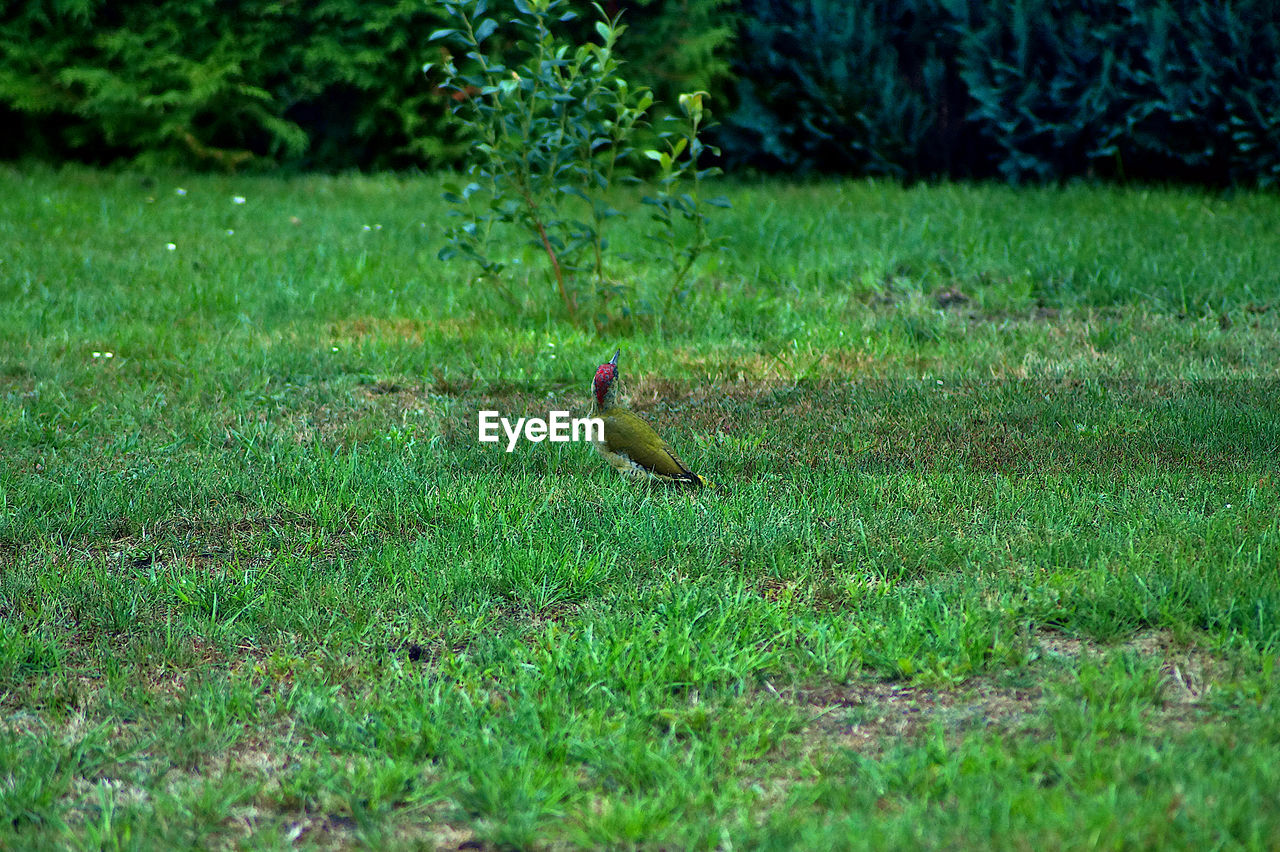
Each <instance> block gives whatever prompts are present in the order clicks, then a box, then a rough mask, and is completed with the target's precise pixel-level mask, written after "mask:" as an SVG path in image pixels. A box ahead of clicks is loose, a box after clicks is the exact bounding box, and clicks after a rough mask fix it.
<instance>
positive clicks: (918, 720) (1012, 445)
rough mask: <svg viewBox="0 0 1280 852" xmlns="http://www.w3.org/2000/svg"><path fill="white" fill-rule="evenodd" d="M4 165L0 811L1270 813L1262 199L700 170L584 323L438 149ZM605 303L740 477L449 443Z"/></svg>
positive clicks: (576, 817)
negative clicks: (682, 285)
mask: <svg viewBox="0 0 1280 852" xmlns="http://www.w3.org/2000/svg"><path fill="white" fill-rule="evenodd" d="M179 187H181V188H183V189H185V190H186V192H185V194H183V195H179V194H177V193H176V189H177V188H179ZM0 190H2V193H0V304H3V305H4V306H5V310H4V311H2V312H0V435H3V436H4V437H3V443H2V444H0V566H2V567H0V791H2V794H0V847H5V848H49V849H54V848H65V847H67V846H72V847H80V848H93V849H97V848H106V847H117V846H119V847H126V848H134V847H141V848H153V849H172V848H181V847H189V846H198V847H206V846H222V847H228V846H244V847H249V848H278V847H281V846H287V845H291V844H294V845H299V846H303V847H308V848H310V847H346V846H363V845H368V846H372V847H375V848H423V847H425V848H434V847H440V848H458V846H459V845H460V844H463V843H467V842H470V843H471V844H473V847H472V848H479V847H477V846H475V844H480V845H481V846H482V847H483V848H495V849H497V848H527V847H532V848H543V847H550V848H606V847H608V848H618V847H627V846H636V847H640V848H652V849H659V848H666V849H683V848H702V849H712V848H725V849H727V848H731V847H732V848H766V849H767V848H780V849H781V848H801V849H825V848H835V849H843V848H848V849H858V848H921V847H929V848H981V849H986V848H1009V849H1023V848H1028V847H1032V848H1047V849H1056V848H1152V849H1169V848H1185V849H1194V850H1200V849H1211V848H1254V849H1269V848H1275V847H1276V846H1278V845H1280V811H1278V810H1277V809H1276V808H1275V806H1274V805H1275V791H1276V789H1278V788H1280V721H1278V720H1280V677H1278V674H1277V672H1276V662H1277V658H1278V657H1280V577H1278V573H1277V569H1278V567H1280V509H1277V505H1278V502H1280V501H1278V500H1277V489H1278V488H1280V472H1278V468H1280V465H1277V462H1276V459H1277V458H1280V418H1278V417H1277V411H1278V410H1280V320H1278V316H1280V199H1278V198H1277V197H1276V196H1274V195H1262V194H1256V195H1254V194H1241V195H1237V196H1234V197H1221V196H1210V195H1206V194H1202V193H1199V192H1194V191H1190V190H1158V189H1116V188H1110V189H1108V188H1093V187H1084V186H1078V187H1069V188H1066V189H1044V190H1012V189H1007V188H1002V187H994V186H940V187H923V186H921V187H914V188H911V189H902V188H899V187H896V186H893V185H890V184H883V183H871V182H854V183H832V184H823V185H812V186H796V185H782V184H764V185H739V186H730V187H729V188H728V193H729V195H730V196H731V197H732V199H733V201H734V203H735V208H734V209H733V210H732V211H729V212H728V213H727V215H726V217H725V219H724V220H723V226H724V228H725V233H726V234H727V236H728V237H729V239H730V243H729V248H728V250H727V251H726V252H725V253H724V254H723V255H722V256H720V257H718V258H716V259H713V260H711V261H709V262H708V263H707V264H706V266H704V268H703V269H702V272H701V276H702V278H701V282H702V286H701V287H700V289H699V290H698V291H697V293H696V294H695V295H694V297H693V298H692V299H691V300H690V301H689V302H688V303H687V304H686V305H685V306H683V308H682V309H681V310H680V311H679V312H678V313H677V314H676V315H673V316H671V317H668V318H666V319H665V321H662V322H659V321H657V320H656V319H655V318H653V317H647V316H642V322H641V323H640V327H639V328H638V329H632V330H627V331H624V330H617V329H615V330H614V331H612V332H605V333H597V332H595V331H590V330H583V329H581V328H578V327H575V326H571V325H568V324H566V323H564V322H563V321H561V320H560V319H559V318H558V314H557V313H556V310H555V301H554V298H553V294H552V293H551V292H550V291H549V290H548V289H547V288H546V286H545V284H544V283H540V281H541V279H539V278H538V277H537V272H536V271H534V272H533V273H532V276H531V278H530V282H531V283H529V284H527V285H525V284H524V283H523V281H522V279H520V277H519V276H518V275H517V282H518V283H519V284H520V286H522V287H523V288H524V289H522V290H521V294H522V298H523V300H524V301H523V304H522V306H521V307H520V308H519V310H518V311H516V312H512V311H510V310H508V309H507V308H505V307H503V305H502V302H501V301H500V300H499V299H498V298H496V297H495V296H493V295H492V294H491V293H489V292H487V291H486V290H485V289H484V288H483V287H482V286H477V285H475V284H473V283H471V282H470V280H469V277H470V275H471V270H468V269H467V268H465V267H462V266H452V265H450V266H442V265H440V264H439V263H438V262H437V261H436V260H435V259H434V258H435V251H436V249H437V248H438V245H439V236H438V234H439V226H440V224H441V223H442V222H443V221H444V216H445V212H446V211H445V210H444V207H443V205H442V204H441V203H440V202H439V201H438V194H439V188H438V184H437V182H436V181H435V180H434V179H432V178H404V179H398V178H389V177H382V178H300V179H293V180H275V179H267V178H216V177H197V176H175V175H161V176H156V177H154V178H145V177H144V176H142V175H139V174H106V173H99V172H87V171H78V170H72V171H65V172H56V173H55V172H50V171H44V170H32V171H19V170H14V169H8V170H4V171H0ZM237 195H239V196H243V197H244V198H245V199H246V201H245V202H244V203H243V204H235V203H233V201H232V198H233V196H237ZM291 217H296V219H297V221H296V222H294V221H292V220H291ZM366 225H368V226H369V229H368V230H365V227H364V226H366ZM377 226H381V227H377ZM228 230H231V231H234V233H233V234H228V233H227V232H228ZM619 239H620V240H622V242H623V246H622V247H623V248H624V249H625V248H627V246H628V245H632V246H634V242H632V243H628V242H627V240H626V238H625V235H620V236H619ZM168 243H173V244H174V245H175V246H176V248H175V249H174V250H168V249H167V247H166V244H168ZM525 260H526V262H528V263H530V264H532V263H534V262H535V261H536V256H529V257H527V258H525ZM628 263H630V264H632V265H631V266H629V267H628V266H627V265H626V264H628ZM622 268H623V269H625V270H626V274H627V275H628V277H629V280H631V281H633V282H634V283H635V284H636V285H637V289H638V297H637V302H636V303H637V305H639V306H641V307H643V302H644V300H645V299H646V298H648V296H649V295H651V294H653V293H660V292H661V288H662V282H661V281H660V280H658V279H656V278H654V277H653V276H652V275H651V274H650V273H649V272H648V271H647V270H646V269H645V268H644V267H640V266H636V265H635V263H634V261H625V262H624V265H623V267H622ZM957 294H958V295H957ZM619 345H620V346H621V347H622V348H623V358H622V361H621V366H622V370H623V377H624V379H625V380H627V382H628V388H629V389H630V391H631V395H632V400H633V404H634V406H635V407H636V408H637V409H638V410H640V411H642V412H643V413H644V414H646V415H647V416H649V417H650V418H652V419H653V420H655V421H656V422H657V423H658V424H659V425H660V427H661V429H662V431H663V432H664V433H666V435H667V437H668V438H669V439H670V440H671V442H672V443H673V444H674V445H675V446H676V447H677V448H678V449H679V450H680V452H681V454H682V455H683V456H684V457H685V458H686V460H687V461H689V462H691V463H692V464H694V465H695V467H696V468H697V469H699V470H700V471H701V472H703V473H705V474H707V475H709V476H712V477H713V478H716V479H721V480H725V481H728V482H730V483H732V485H733V490H732V492H731V493H730V494H728V495H724V496H722V495H706V494H704V495H696V496H691V495H688V494H684V493H672V492H666V491H661V490H649V489H647V488H643V487H637V486H635V485H633V484H630V483H627V482H625V481H623V480H621V479H620V478H618V477H617V476H616V475H615V474H613V472H612V471H610V470H608V469H607V468H606V467H605V466H604V465H603V464H602V463H601V462H599V461H598V460H597V459H596V458H594V457H593V455H592V454H591V453H590V452H589V451H588V450H587V449H585V448H584V447H581V446H577V445H551V444H541V445H536V446H534V445H529V444H522V445H521V446H519V447H518V448H517V450H516V451H515V452H513V453H510V454H507V453H505V452H503V451H502V449H501V448H500V447H497V446H494V445H480V444H478V443H477V441H476V411H477V410H478V409H480V408H494V409H499V410H501V411H503V412H504V414H507V415H508V416H519V415H524V414H529V413H544V412H546V411H547V410H548V409H549V408H570V409H576V410H581V409H582V408H583V406H584V405H585V402H586V399H585V397H586V388H587V385H588V383H589V381H590V377H591V374H592V372H593V371H594V369H595V366H596V365H597V364H598V363H599V362H601V361H603V360H605V359H607V357H608V356H609V355H610V354H611V353H612V351H613V349H614V347H615V346H619ZM107 352H110V353H111V357H106V355H105V353H107ZM94 353H98V355H97V357H95V355H94Z"/></svg>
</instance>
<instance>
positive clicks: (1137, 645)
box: [786, 630, 1231, 755]
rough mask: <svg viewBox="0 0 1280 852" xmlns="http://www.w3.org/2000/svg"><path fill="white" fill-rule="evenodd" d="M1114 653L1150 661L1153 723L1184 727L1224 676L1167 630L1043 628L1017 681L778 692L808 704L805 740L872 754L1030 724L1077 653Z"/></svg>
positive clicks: (1035, 726) (1213, 659) (1038, 723)
mask: <svg viewBox="0 0 1280 852" xmlns="http://www.w3.org/2000/svg"><path fill="white" fill-rule="evenodd" d="M1116 653H1131V654H1135V655H1138V656H1139V657H1141V658H1145V659H1152V660H1155V661H1157V662H1158V665H1159V668H1160V672H1161V674H1162V678H1161V681H1160V689H1159V694H1158V697H1157V700H1156V701H1154V702H1153V703H1152V706H1151V707H1150V708H1149V709H1150V712H1149V714H1148V719H1149V722H1150V724H1151V726H1152V727H1153V728H1163V729H1179V728H1184V727H1186V726H1187V725H1188V724H1190V722H1191V721H1193V720H1194V718H1195V717H1196V711H1197V709H1198V708H1199V707H1200V706H1201V705H1203V703H1204V702H1205V700H1206V699H1207V698H1208V696H1209V695H1210V694H1211V693H1212V691H1213V690H1214V689H1215V687H1216V686H1218V685H1220V684H1222V683H1224V682H1226V681H1227V680H1228V679H1229V678H1230V676H1231V667H1230V665H1229V664H1228V663H1227V662H1226V661H1225V660H1224V659H1222V658H1221V657H1220V656H1218V655H1215V654H1213V653H1212V652H1210V651H1208V650H1206V649H1203V648H1198V647H1194V646H1187V645H1185V644H1183V643H1180V642H1178V641H1177V640H1176V639H1175V637H1174V636H1173V635H1172V634H1170V633H1168V632H1167V631H1158V630H1148V631H1143V632H1142V633H1139V634H1137V635H1135V636H1133V637H1132V638H1130V639H1128V640H1126V641H1124V642H1120V643H1117V644H1114V645H1103V644H1101V643H1097V642H1094V641H1092V640H1088V639H1081V638H1075V637H1068V636H1063V635H1061V634H1057V633H1051V632H1043V633H1039V634H1037V635H1036V636H1035V637H1034V641H1033V653H1032V656H1031V662H1030V665H1029V671H1028V672H1027V674H1028V677H1025V678H1021V679H1020V680H1019V685H1007V684H1003V683H999V682H997V681H996V680H995V679H993V678H990V677H985V676H984V677H978V678H972V679H970V680H968V681H965V682H964V683H962V684H958V685H954V686H933V685H922V684H908V683H900V682H892V681H858V682H855V683H852V684H846V685H839V686H837V685H826V686H817V687H812V688H809V689H801V690H798V691H797V692H795V693H794V694H792V695H790V696H786V700H789V701H792V702H795V703H797V704H799V705H802V706H806V707H809V708H811V709H812V710H813V711H814V717H813V722H812V723H811V724H810V726H809V728H808V731H807V734H806V736H807V738H808V739H810V740H811V741H813V742H812V745H814V746H817V747H819V748H820V749H821V750H829V749H832V748H845V749H850V750H853V751H855V752H858V753H860V754H866V755H876V754H880V753H882V752H884V751H885V750H886V749H887V748H888V747H890V746H892V745H894V744H896V743H900V742H912V741H916V740H919V739H920V738H921V737H922V736H923V735H924V734H925V733H926V732H927V731H928V730H930V729H931V728H933V727H935V726H941V728H942V729H943V731H944V732H945V734H946V735H947V736H948V737H949V738H960V737H962V736H964V735H965V734H967V733H969V732H972V731H983V730H995V731H998V732H1001V733H1011V734H1016V733H1019V732H1031V731H1037V730H1039V729H1040V728H1041V727H1042V725H1043V720H1042V711H1043V709H1044V708H1045V706H1046V703H1047V702H1048V701H1049V700H1050V699H1051V698H1052V693H1053V689H1052V687H1053V686H1054V685H1057V684H1062V683H1064V682H1066V681H1067V680H1068V679H1070V678H1071V677H1072V676H1073V673H1074V671H1075V669H1076V667H1077V666H1078V665H1079V664H1080V661H1081V660H1082V659H1083V658H1086V657H1090V656H1093V657H1099V658H1101V657H1105V656H1107V655H1112V654H1116Z"/></svg>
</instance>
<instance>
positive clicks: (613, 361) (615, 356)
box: [609, 349, 622, 367]
mask: <svg viewBox="0 0 1280 852" xmlns="http://www.w3.org/2000/svg"><path fill="white" fill-rule="evenodd" d="M621 354H622V350H621V349H619V350H618V351H617V352H615V353H613V357H612V358H611V359H609V363H610V364H612V365H613V366H615V367H616V366H618V356H619V355H621Z"/></svg>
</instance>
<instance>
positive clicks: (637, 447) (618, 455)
mask: <svg viewBox="0 0 1280 852" xmlns="http://www.w3.org/2000/svg"><path fill="white" fill-rule="evenodd" d="M621 354H622V350H621V349H619V350H618V351H617V352H614V353H613V358H612V359H611V360H610V361H609V362H608V363H607V364H601V365H600V367H599V369H597V370H596V377H595V380H594V381H593V382H592V383H591V416H592V417H599V418H600V419H601V420H603V421H604V440H603V441H592V443H593V444H594V445H595V448H596V452H598V453H599V454H600V455H602V456H604V458H605V460H606V461H607V462H609V464H611V465H613V466H614V468H616V469H617V471H618V473H621V474H622V475H623V476H632V477H635V478H637V479H648V480H659V481H662V482H672V483H676V484H679V485H691V486H693V487H695V488H722V487H723V486H720V485H717V484H715V483H712V482H708V481H707V480H706V479H704V478H703V477H701V476H699V475H698V474H696V473H694V472H693V471H691V470H689V466H688V465H687V464H685V463H684V462H683V461H681V460H680V457H679V456H678V455H676V453H675V450H673V449H671V447H670V446H669V445H668V444H667V442H666V441H664V440H662V439H661V438H660V437H658V433H657V432H655V431H653V427H652V426H650V425H649V424H648V423H646V422H644V420H642V419H640V416H639V415H637V414H636V413H634V412H632V411H628V410H627V409H626V408H623V407H622V406H620V405H618V404H617V397H618V356H619V355H621Z"/></svg>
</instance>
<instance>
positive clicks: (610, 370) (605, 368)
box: [592, 364, 618, 405]
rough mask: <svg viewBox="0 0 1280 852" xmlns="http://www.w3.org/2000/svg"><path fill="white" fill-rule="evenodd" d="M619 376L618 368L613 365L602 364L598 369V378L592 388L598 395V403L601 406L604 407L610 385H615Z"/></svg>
mask: <svg viewBox="0 0 1280 852" xmlns="http://www.w3.org/2000/svg"><path fill="white" fill-rule="evenodd" d="M617 375H618V368H617V367H615V366H614V365H613V364H601V365H600V366H599V367H598V368H597V369H596V378H595V381H594V382H593V383H592V387H593V389H594V390H595V393H596V402H597V403H599V404H600V405H604V395H605V394H606V393H608V392H609V385H611V384H613V380H614V378H616V377H617Z"/></svg>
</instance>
